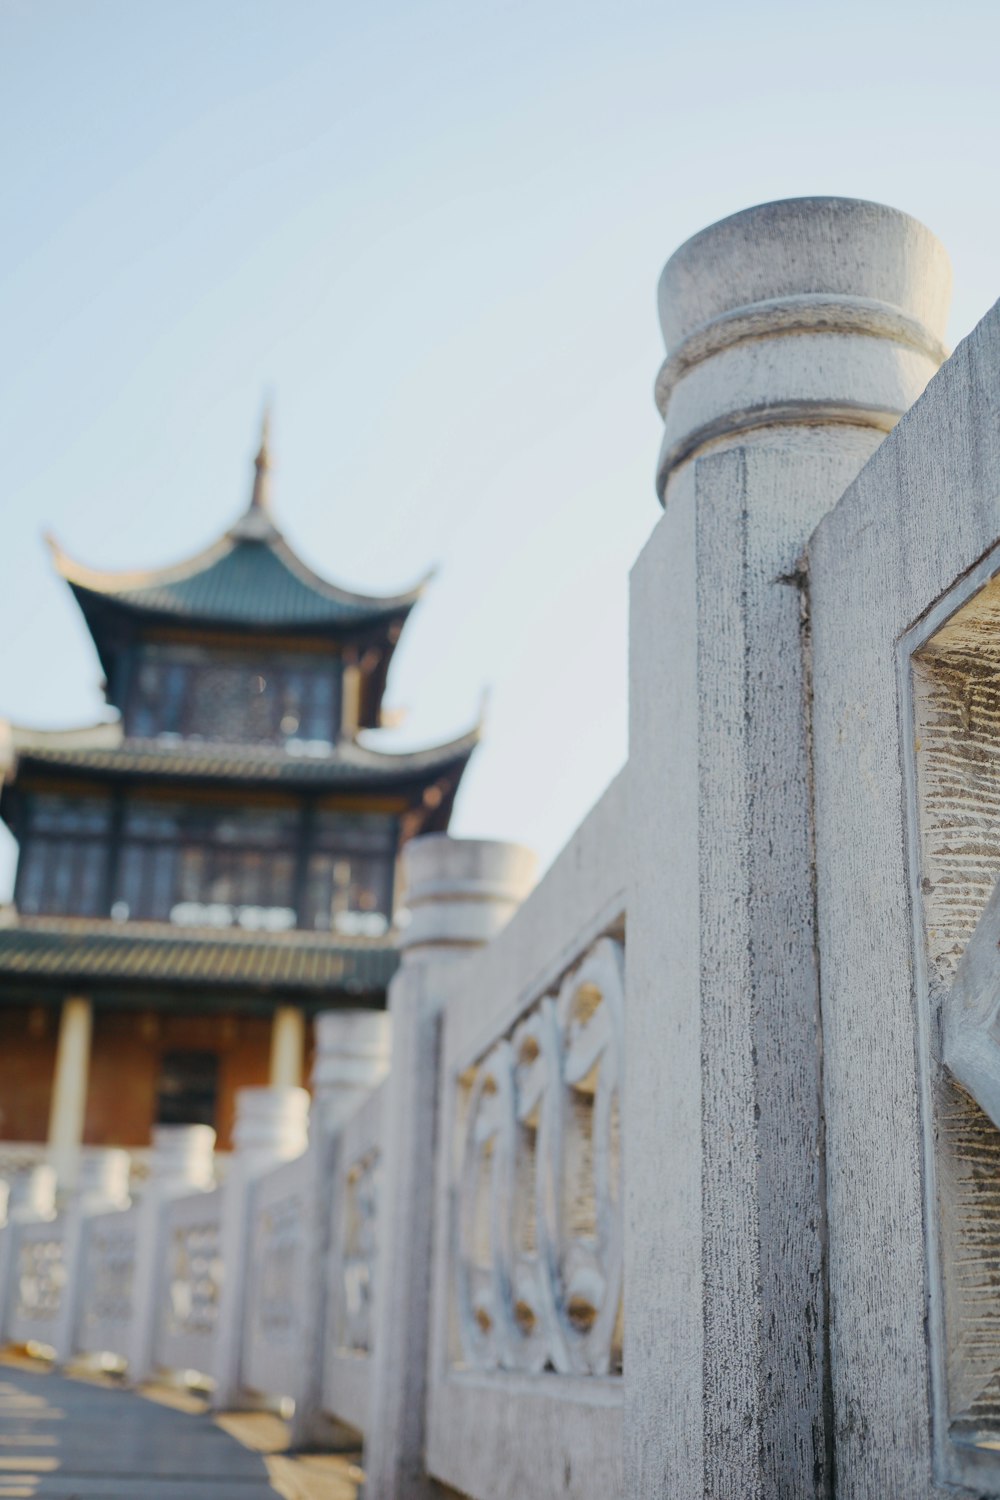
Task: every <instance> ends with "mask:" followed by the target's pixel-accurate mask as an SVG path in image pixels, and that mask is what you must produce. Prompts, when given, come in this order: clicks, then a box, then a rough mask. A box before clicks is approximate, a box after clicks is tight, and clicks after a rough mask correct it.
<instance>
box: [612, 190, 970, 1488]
mask: <svg viewBox="0 0 1000 1500" xmlns="http://www.w3.org/2000/svg"><path fill="white" fill-rule="evenodd" d="M948 291H949V273H948V267H947V259H946V257H945V255H944V252H943V250H942V248H941V246H940V245H939V244H938V242H937V241H936V240H935V239H934V237H933V236H932V235H931V234H930V233H929V232H928V231H927V230H926V229H924V228H923V226H922V225H920V224H918V223H917V222H916V221H915V220H913V219H911V218H909V217H907V216H906V215H905V214H901V213H898V212H896V211H895V210H893V209H889V208H883V207H881V206H879V205H878V204H873V203H862V202H855V201H852V200H847V199H833V198H817V199H800V200H794V201H790V202H784V203H771V204H765V205H764V206H763V207H760V208H752V209H749V210H747V211H746V212H745V213H740V214H737V215H735V216H734V217H733V218H730V219H725V220H723V221H722V222H721V223H719V224H715V225H713V226H712V227H711V228H709V229H706V230H704V231H703V232H702V233H701V234H698V235H696V236H695V237H694V239H692V240H690V241H688V243H687V244H685V245H683V246H682V247H681V249H680V250H678V251H677V253H676V255H674V256H673V258H672V259H671V260H670V261H669V262H668V264H667V267H666V269H665V271H664V273H663V277H662V280H661V283H660V319H661V323H662V327H663V333H664V338H665V340H666V344H667V350H668V356H667V359H666V362H665V364H664V366H663V369H662V370H661V372H660V377H659V380H658V382H657V400H658V404H659V406H660V410H661V412H662V414H663V418H664V429H665V431H664V440H663V448H662V451H661V455H660V464H659V472H658V489H659V493H660V496H661V498H662V500H663V503H664V507H665V514H664V516H663V518H662V520H661V521H660V522H659V523H658V525H657V527H656V529H655V530H654V532H653V534H652V536H651V538H650V540H649V542H648V544H647V545H646V547H645V549H644V551H643V553H642V555H641V557H640V558H639V560H638V562H637V564H636V567H635V569H634V572H633V576H632V626H631V634H632V640H631V652H630V659H631V735H630V738H631V746H630V763H629V772H628V774H629V796H630V804H631V806H630V814H629V848H630V861H629V862H630V868H631V871H632V881H631V885H630V889H629V894H628V928H629V937H628V944H629V946H628V965H627V1004H626V1037H627V1042H626V1088H625V1129H624V1139H625V1184H626V1205H627V1206H626V1214H625V1226H626V1227H625V1235H626V1246H625V1255H626V1260H625V1287H626V1329H625V1360H624V1370H625V1490H626V1493H627V1494H628V1495H629V1496H631V1497H635V1500H642V1497H649V1500H652V1497H654V1496H656V1497H660V1496H662V1495H664V1494H670V1495H672V1496H676V1497H677V1500H684V1497H687V1500H695V1497H701V1496H703V1495H706V1494H711V1495H713V1496H716V1497H718V1500H726V1497H733V1500H735V1497H737V1496H738V1497H740V1500H754V1497H761V1500H763V1497H768V1500H772V1497H773V1500H777V1497H779V1496H781V1497H785V1496H789V1497H790V1496H795V1497H796V1500H805V1497H814V1500H819V1497H822V1496H825V1495H827V1494H828V1493H829V1487H830V1485H831V1483H832V1478H831V1466H830V1445H831V1433H830V1431H829V1416H828V1414H829V1410H830V1402H829V1389H828V1387H829V1377H828V1368H829V1360H828V1351H827V1348H826V1333H825V1329H826V1325H827V1316H828V1308H827V1291H826V1286H827V1266H826V1260H825V1244H826V1236H825V1222H824V1215H825V1184H824V1160H823V1149H824V1146H823V1134H822V1117H821V1109H820V1098H821V1071H820V1069H821V1056H822V1050H821V1043H822V1015H821V1010H820V996H819V983H818V974H817V964H816V955H815V941H816V935H815V926H814V915H813V911H814V868H813V848H812V811H811V779H810V753H809V747H810V741H809V693H810V682H809V644H808V641H809V594H808V580H807V578H806V576H805V572H804V549H805V544H806V542H807V540H808V538H809V536H810V534H811V533H812V531H813V529H814V527H815V526H816V524H817V522H818V521H819V520H820V518H821V517H822V516H823V515H824V514H825V513H826V512H827V511H828V510H829V509H830V508H831V507H832V506H833V505H834V504H835V502H836V501H837V499H838V498H839V497H840V495H841V494H842V492H843V491H844V489H845V487H846V486H847V485H848V484H849V483H850V482H851V481H852V480H853V479H854V477H855V476H856V475H857V473H858V471H859V470H860V469H861V467H862V466H863V464H864V463H865V462H866V460H867V459H868V458H869V456H870V455H871V454H872V452H873V451H874V450H875V448H876V447H877V446H878V445H879V443H880V442H881V441H882V439H883V437H884V435H885V434H886V433H887V432H888V431H889V430H890V428H891V427H892V426H893V425H894V424H895V423H896V422H897V421H898V419H899V418H900V416H901V415H902V414H903V412H905V411H906V409H907V408H908V407H909V406H910V405H911V404H912V403H913V402H914V401H915V400H916V398H917V397H918V396H919V395H920V393H921V392H922V390H923V389H924V387H925V385H926V384H927V382H928V380H929V379H930V378H931V376H932V375H933V374H934V372H935V371H936V369H937V368H938V365H939V364H940V362H941V360H942V358H943V355H944V350H943V348H942V345H941V342H940V341H941V337H942V333H943V322H944V316H945V313H946V311H947V304H948ZM859 545H861V546H863V545H864V542H863V540H862V539H859ZM859 795H860V793H859Z"/></svg>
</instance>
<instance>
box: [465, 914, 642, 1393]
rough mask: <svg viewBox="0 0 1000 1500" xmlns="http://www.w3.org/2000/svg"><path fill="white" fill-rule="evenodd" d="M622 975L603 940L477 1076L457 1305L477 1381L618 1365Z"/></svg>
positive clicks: (615, 950) (590, 1371) (620, 963)
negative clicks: (480, 1376)
mask: <svg viewBox="0 0 1000 1500" xmlns="http://www.w3.org/2000/svg"><path fill="white" fill-rule="evenodd" d="M623 976H624V953H623V950H622V947H621V945H620V944H619V943H617V942H615V941H614V940H613V939H611V938H601V939H600V940H599V941H598V942H597V943H595V945H594V946H593V948H591V950H590V951H589V952H588V953H587V955H586V956H585V957H584V959H583V960H582V962H581V963H580V964H579V965H578V966H577V967H576V968H575V969H574V970H572V971H571V972H570V973H569V974H568V975H567V976H566V978H565V979H564V980H563V982H562V984H561V986H560V988H559V992H558V994H557V995H554V996H553V995H546V996H544V997H543V998H542V999H541V1000H540V1001H539V1002H538V1003H537V1004H536V1005H535V1006H534V1007H533V1008H532V1009H531V1010H530V1011H529V1012H528V1014H527V1015H526V1016H525V1018H524V1019H523V1020H522V1021H521V1022H520V1024H519V1025H518V1026H517V1027H516V1028H515V1030H514V1032H513V1033H512V1035H511V1036H510V1037H509V1038H504V1039H503V1040H501V1041H500V1042H498V1043H497V1045H496V1046H495V1047H493V1049H492V1050H491V1051H490V1052H489V1053H488V1054H487V1055H486V1056H485V1057H484V1058H483V1059H482V1061H481V1062H480V1063H479V1064H478V1066H477V1067H476V1069H475V1073H474V1081H473V1083H472V1091H471V1096H470V1098H469V1103H468V1111H467V1116H466V1126H465V1136H464V1142H463V1149H462V1166H461V1175H460V1180H459V1185H458V1196H459V1204H458V1223H457V1239H458V1246H457V1273H458V1274H457V1304H458V1327H459V1338H460V1344H461V1351H462V1357H463V1360H464V1362H465V1363H466V1364H468V1365H471V1366H472V1367H474V1368H476V1369H497V1368H501V1369H509V1370H523V1371H529V1372H539V1371H541V1370H545V1369H554V1370H557V1371H559V1372H561V1373H563V1374H575V1375H604V1374H608V1373H609V1372H612V1371H615V1370H617V1369H618V1368H619V1367H620V1362H621V1284H622V1205H621V1132H620V1110H621V1069H622V1055H623V1054H622V1027H623V1019H624V993H623V991H624V986H623Z"/></svg>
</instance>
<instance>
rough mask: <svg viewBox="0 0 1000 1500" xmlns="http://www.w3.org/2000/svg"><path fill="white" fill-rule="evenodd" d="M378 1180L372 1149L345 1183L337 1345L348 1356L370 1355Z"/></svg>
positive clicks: (377, 1158) (376, 1158) (376, 1153)
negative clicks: (348, 1354) (349, 1354)
mask: <svg viewBox="0 0 1000 1500" xmlns="http://www.w3.org/2000/svg"><path fill="white" fill-rule="evenodd" d="M380 1179H381V1154H380V1152H379V1150H378V1148H377V1147H373V1148H372V1149H371V1150H370V1151H368V1152H366V1154H365V1155H364V1156H363V1157H361V1158H360V1160H358V1161H356V1162H354V1164H353V1165H352V1166H351V1168H350V1170H349V1171H348V1173H347V1178H346V1182H345V1191H344V1205H343V1240H342V1249H341V1271H340V1278H341V1286H340V1319H339V1326H338V1329H337V1344H338V1347H339V1348H340V1349H341V1350H344V1351H346V1352H348V1353H351V1354H368V1353H369V1352H370V1351H371V1343H372V1330H371V1319H372V1304H373V1301H374V1297H375V1258H376V1250H377V1239H376V1231H377V1228H378V1197H379V1185H380Z"/></svg>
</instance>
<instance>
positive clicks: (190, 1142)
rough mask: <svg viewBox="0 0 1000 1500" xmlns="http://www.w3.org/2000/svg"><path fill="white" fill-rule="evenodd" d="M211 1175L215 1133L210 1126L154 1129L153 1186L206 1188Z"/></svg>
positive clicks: (211, 1177)
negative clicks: (180, 1185) (169, 1185)
mask: <svg viewBox="0 0 1000 1500" xmlns="http://www.w3.org/2000/svg"><path fill="white" fill-rule="evenodd" d="M214 1175H215V1131H214V1130H213V1129H212V1127H211V1125H156V1126H154V1128H153V1151H152V1161H151V1170H150V1176H151V1179H152V1181H153V1182H155V1183H159V1184H166V1183H173V1182H176V1183H178V1184H182V1185H185V1186H187V1185H190V1186H191V1187H210V1186H211V1184H212V1179H213V1177H214Z"/></svg>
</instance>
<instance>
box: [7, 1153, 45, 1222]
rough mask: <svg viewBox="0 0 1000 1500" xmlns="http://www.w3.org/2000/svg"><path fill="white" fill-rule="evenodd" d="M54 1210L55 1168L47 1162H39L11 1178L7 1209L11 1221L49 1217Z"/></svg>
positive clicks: (26, 1220)
mask: <svg viewBox="0 0 1000 1500" xmlns="http://www.w3.org/2000/svg"><path fill="white" fill-rule="evenodd" d="M55 1211H56V1169H55V1167H53V1166H52V1165H51V1164H50V1163H49V1162H42V1163H39V1165H38V1166H36V1167H31V1168H30V1169H29V1170H28V1171H27V1172H18V1173H17V1174H16V1175H15V1176H14V1177H12V1178H11V1181H10V1199H9V1202H8V1211H7V1217H8V1220H9V1221H10V1222H11V1223H15V1222H18V1223H24V1222H28V1221H30V1220H32V1219H51V1218H52V1216H53V1214H54V1213H55Z"/></svg>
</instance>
